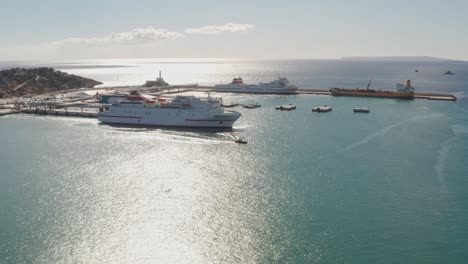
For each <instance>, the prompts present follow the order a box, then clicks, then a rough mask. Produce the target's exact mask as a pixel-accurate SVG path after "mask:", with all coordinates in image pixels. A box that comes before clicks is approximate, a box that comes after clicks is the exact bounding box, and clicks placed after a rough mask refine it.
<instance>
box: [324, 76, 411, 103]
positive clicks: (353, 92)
mask: <svg viewBox="0 0 468 264" xmlns="http://www.w3.org/2000/svg"><path fill="white" fill-rule="evenodd" d="M370 84H371V81H369V83H368V84H367V89H345V88H330V93H331V95H333V96H354V97H376V98H397V99H414V88H413V87H412V86H411V81H410V80H408V81H407V82H406V85H404V84H401V83H398V84H397V85H396V91H385V90H384V91H382V90H373V89H369V86H370Z"/></svg>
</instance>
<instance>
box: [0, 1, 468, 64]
mask: <svg viewBox="0 0 468 264" xmlns="http://www.w3.org/2000/svg"><path fill="white" fill-rule="evenodd" d="M467 10H468V1H466V0H451V1H434V0H426V1H421V0H411V1H408V0H407V1H401V0H393V1H380V0H373V1H372V0H353V1H345V0H342V1H337V0H326V1H322V0H289V1H282V0H278V1H275V0H270V1H264V0H255V1H254V0H249V1H245V0H237V1H229V0H217V1H214V0H196V1H195V0H193V1H182V0H166V1H159V0H132V1H130V0H79V1H78V0H75V1H71V0H60V1H58V0H41V1H37V0H28V1H26V0H0V11H1V13H0V33H1V35H0V36H1V37H0V60H2V61H6V60H9V61H12V60H13V61H14V60H68V59H101V58H259V59H288V58H294V59H334V58H341V57H346V56H433V57H441V58H449V59H458V60H468V33H467V32H468V16H467V15H466V14H465V13H466V11H467Z"/></svg>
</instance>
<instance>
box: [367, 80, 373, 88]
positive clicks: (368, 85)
mask: <svg viewBox="0 0 468 264" xmlns="http://www.w3.org/2000/svg"><path fill="white" fill-rule="evenodd" d="M371 82H372V80H370V81H369V83H368V84H367V90H368V91H369V87H370V84H371Z"/></svg>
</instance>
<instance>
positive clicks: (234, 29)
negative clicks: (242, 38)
mask: <svg viewBox="0 0 468 264" xmlns="http://www.w3.org/2000/svg"><path fill="white" fill-rule="evenodd" d="M254 28H255V26H254V25H252V24H235V23H226V24H224V25H220V26H218V25H207V26H203V27H199V28H187V29H186V30H185V33H187V34H205V35H213V34H219V33H242V32H249V31H252V30H254Z"/></svg>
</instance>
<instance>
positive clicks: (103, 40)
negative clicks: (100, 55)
mask: <svg viewBox="0 0 468 264" xmlns="http://www.w3.org/2000/svg"><path fill="white" fill-rule="evenodd" d="M184 36H185V35H184V34H183V33H179V32H173V31H168V30H167V29H159V28H154V27H151V26H150V27H147V28H135V29H133V30H131V31H127V32H118V33H112V34H110V35H107V36H104V37H89V38H81V37H79V38H66V39H62V40H59V41H54V42H52V44H53V45H57V46H63V45H106V44H135V43H146V42H152V41H157V40H165V39H177V38H182V37H184Z"/></svg>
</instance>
